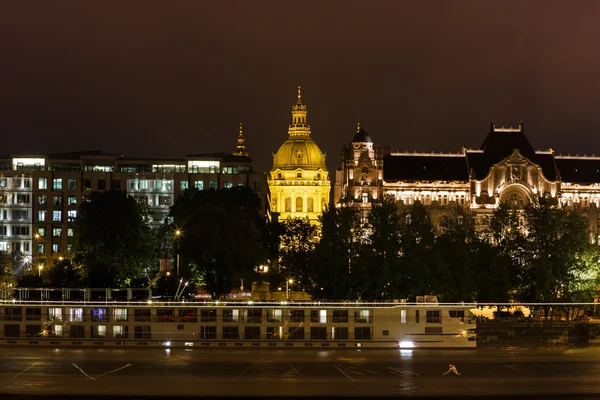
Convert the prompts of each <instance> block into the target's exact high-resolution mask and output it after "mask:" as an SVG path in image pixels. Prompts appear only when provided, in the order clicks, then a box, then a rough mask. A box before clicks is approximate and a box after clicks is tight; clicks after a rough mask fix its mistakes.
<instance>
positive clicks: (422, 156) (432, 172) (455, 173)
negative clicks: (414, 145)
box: [383, 153, 469, 182]
mask: <svg viewBox="0 0 600 400" xmlns="http://www.w3.org/2000/svg"><path fill="white" fill-rule="evenodd" d="M383 176H384V179H385V180H386V181H387V182H397V181H463V182H466V181H468V180H469V172H468V169H467V164H466V162H465V157H464V155H463V154H432V153H391V154H389V155H387V156H385V157H384V160H383Z"/></svg>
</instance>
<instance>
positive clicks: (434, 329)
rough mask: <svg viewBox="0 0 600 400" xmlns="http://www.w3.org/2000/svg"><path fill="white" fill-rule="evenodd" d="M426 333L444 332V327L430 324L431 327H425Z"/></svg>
mask: <svg viewBox="0 0 600 400" xmlns="http://www.w3.org/2000/svg"><path fill="white" fill-rule="evenodd" d="M425 333H428V334H441V333H442V327H441V326H429V327H425Z"/></svg>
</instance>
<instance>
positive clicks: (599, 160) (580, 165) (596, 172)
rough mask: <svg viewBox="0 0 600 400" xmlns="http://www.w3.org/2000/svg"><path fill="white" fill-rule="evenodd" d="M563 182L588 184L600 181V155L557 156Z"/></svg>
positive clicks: (557, 164)
mask: <svg viewBox="0 0 600 400" xmlns="http://www.w3.org/2000/svg"><path fill="white" fill-rule="evenodd" d="M555 160H556V166H557V167H558V171H559V172H560V178H561V180H562V181H563V182H567V183H577V184H580V185H588V184H591V183H598V182H600V157H585V156H584V157H581V156H560V155H558V156H556V157H555Z"/></svg>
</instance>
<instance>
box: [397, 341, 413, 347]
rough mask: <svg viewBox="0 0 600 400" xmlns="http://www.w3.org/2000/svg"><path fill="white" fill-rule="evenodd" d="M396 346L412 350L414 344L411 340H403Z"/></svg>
mask: <svg viewBox="0 0 600 400" xmlns="http://www.w3.org/2000/svg"><path fill="white" fill-rule="evenodd" d="M398 346H400V348H401V349H413V348H414V347H415V344H414V342H413V341H412V340H403V341H401V342H398Z"/></svg>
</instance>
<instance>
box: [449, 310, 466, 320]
mask: <svg viewBox="0 0 600 400" xmlns="http://www.w3.org/2000/svg"><path fill="white" fill-rule="evenodd" d="M449 313H450V318H460V320H461V321H464V320H465V310H450V311H449Z"/></svg>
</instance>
